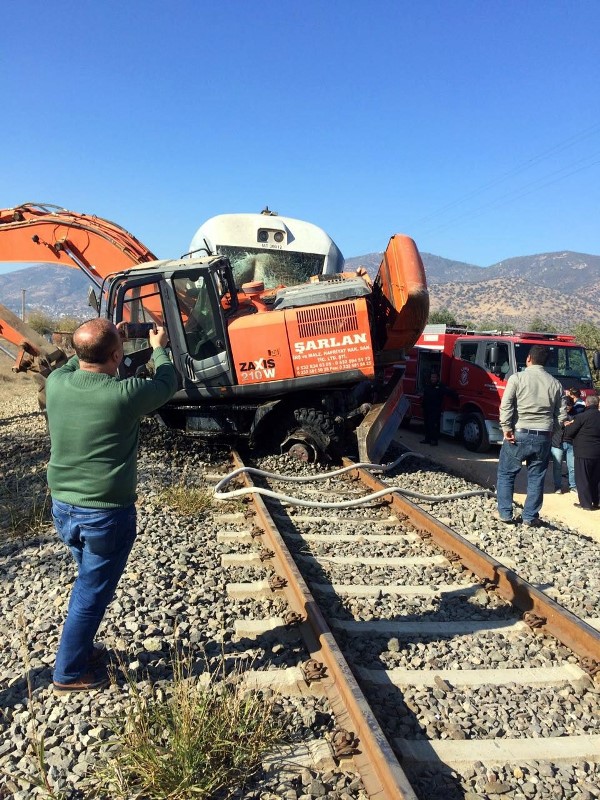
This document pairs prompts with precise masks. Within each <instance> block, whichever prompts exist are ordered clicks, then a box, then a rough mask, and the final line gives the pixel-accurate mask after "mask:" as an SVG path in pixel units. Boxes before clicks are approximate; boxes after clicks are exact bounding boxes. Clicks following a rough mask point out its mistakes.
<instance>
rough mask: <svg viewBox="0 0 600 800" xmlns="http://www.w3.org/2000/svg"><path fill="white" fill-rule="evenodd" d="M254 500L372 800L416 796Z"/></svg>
mask: <svg viewBox="0 0 600 800" xmlns="http://www.w3.org/2000/svg"><path fill="white" fill-rule="evenodd" d="M232 455H233V460H234V463H235V467H236V469H237V468H240V467H243V466H244V463H243V461H242V460H241V458H240V456H239V454H238V453H237V452H235V451H233V453H232ZM241 478H242V480H243V481H244V483H245V485H246V486H248V487H251V486H254V483H253V481H252V479H251V478H250V477H249V475H248V474H247V473H243V475H242V476H241ZM252 501H253V503H254V508H255V510H256V513H257V516H258V518H259V519H260V523H261V526H262V528H263V530H264V531H265V534H266V536H267V538H268V540H269V546H270V547H271V548H272V550H273V552H274V553H275V556H274V558H273V559H272V561H273V562H275V564H276V565H277V570H278V571H279V574H280V575H281V576H282V577H284V578H285V579H286V580H287V587H286V590H287V591H286V597H287V599H288V602H289V604H290V607H291V608H292V610H293V611H295V612H296V613H298V614H301V615H302V617H303V619H305V621H304V622H303V623H302V624H301V630H302V634H303V636H304V638H305V641H306V645H307V647H308V649H309V651H310V652H311V654H312V655H313V656H314V657H315V658H318V659H319V660H320V661H322V662H323V664H324V665H325V666H326V668H327V675H328V677H327V679H325V681H324V683H323V688H324V689H325V692H326V695H327V698H328V700H329V703H330V705H331V708H332V711H333V713H334V716H335V718H336V722H337V723H338V724H339V725H340V726H341V727H344V728H346V729H347V730H351V731H352V732H353V733H355V734H356V736H357V737H358V739H359V743H360V748H359V750H358V751H357V753H356V754H354V755H353V757H352V758H353V762H354V764H355V765H356V767H357V769H358V771H359V774H360V777H361V779H362V781H363V783H364V786H365V790H366V791H367V793H368V795H369V798H370V800H417V796H416V794H415V793H414V790H413V789H412V787H411V785H410V782H409V780H408V778H407V777H406V775H405V773H404V771H403V770H402V767H401V766H400V764H399V762H398V759H397V758H396V755H395V754H394V752H393V750H392V748H391V747H390V745H389V743H388V741H387V739H386V738H385V735H384V733H383V731H382V730H381V727H380V726H379V723H378V722H377V720H376V719H375V716H374V714H373V712H372V710H371V708H370V706H369V704H368V702H367V700H366V698H365V696H364V695H363V693H362V691H361V689H360V687H359V685H358V683H357V681H356V679H355V677H354V675H353V674H352V671H351V670H350V667H349V665H348V663H347V661H346V659H345V658H344V656H343V654H342V652H341V650H340V648H339V646H338V644H337V642H336V641H335V638H334V636H333V634H332V632H331V630H330V628H329V626H328V625H327V622H326V621H325V618H324V617H323V614H322V613H321V610H320V609H319V607H318V605H317V603H316V601H315V599H314V598H313V596H312V594H311V592H310V589H309V588H308V586H307V584H306V582H305V580H304V578H303V577H302V575H301V574H300V571H299V570H298V567H297V566H296V563H295V561H294V559H293V558H292V556H291V554H290V552H289V550H288V548H287V546H286V544H285V542H284V540H283V538H282V536H281V534H280V533H279V531H278V529H277V526H276V524H275V522H274V521H273V518H272V517H271V515H270V513H269V511H268V509H267V507H266V505H265V503H264V501H263V499H262V497H260V495H258V494H253V495H252Z"/></svg>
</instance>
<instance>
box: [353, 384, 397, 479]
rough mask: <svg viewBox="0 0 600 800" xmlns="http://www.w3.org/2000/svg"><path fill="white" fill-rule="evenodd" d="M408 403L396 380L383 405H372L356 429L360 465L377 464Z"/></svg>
mask: <svg viewBox="0 0 600 800" xmlns="http://www.w3.org/2000/svg"><path fill="white" fill-rule="evenodd" d="M409 408H410V401H409V400H408V398H407V397H406V395H405V394H404V393H403V387H402V379H401V378H400V379H398V380H397V381H396V384H395V386H394V388H393V389H392V391H391V392H390V395H389V397H388V399H387V400H386V401H385V403H378V404H377V405H374V406H373V407H372V408H371V410H370V411H369V413H368V414H367V415H366V416H365V418H364V419H363V421H362V422H361V424H360V425H359V426H358V428H357V429H356V438H357V441H358V457H359V460H360V461H361V463H369V464H379V463H380V462H381V459H382V458H383V456H384V455H385V452H386V450H387V449H388V447H389V446H390V443H391V441H392V439H393V438H394V434H395V433H396V431H397V430H398V428H399V426H400V423H401V422H402V419H403V417H404V415H405V414H406V412H407V411H408V409H409Z"/></svg>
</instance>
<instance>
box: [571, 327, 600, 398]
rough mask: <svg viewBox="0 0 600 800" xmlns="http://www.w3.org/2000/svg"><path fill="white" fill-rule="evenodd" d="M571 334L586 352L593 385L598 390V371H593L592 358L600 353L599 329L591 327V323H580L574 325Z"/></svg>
mask: <svg viewBox="0 0 600 800" xmlns="http://www.w3.org/2000/svg"><path fill="white" fill-rule="evenodd" d="M573 333H574V334H575V339H576V340H577V341H578V342H579V344H582V345H583V346H584V347H585V349H586V350H587V356H588V361H589V362H590V367H591V369H592V375H593V376H594V384H595V386H596V389H599V390H600V371H598V370H594V368H593V362H592V356H593V354H594V353H595V352H597V351H600V328H597V327H596V326H595V325H592V324H591V322H580V323H579V325H576V326H575V328H574V330H573Z"/></svg>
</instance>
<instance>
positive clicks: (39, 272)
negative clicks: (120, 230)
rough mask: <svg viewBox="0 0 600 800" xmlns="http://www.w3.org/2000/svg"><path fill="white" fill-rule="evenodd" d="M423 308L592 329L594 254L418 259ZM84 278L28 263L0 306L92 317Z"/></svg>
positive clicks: (477, 318)
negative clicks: (423, 279)
mask: <svg viewBox="0 0 600 800" xmlns="http://www.w3.org/2000/svg"><path fill="white" fill-rule="evenodd" d="M421 256H422V258H423V263H424V265H425V271H426V275H427V283H428V286H429V293H430V301H431V309H432V310H433V311H436V310H439V309H442V308H444V309H448V310H449V311H450V312H451V313H452V314H453V315H454V316H455V318H456V319H457V321H460V322H462V321H464V322H467V321H468V322H471V323H474V324H478V325H480V324H482V323H483V322H484V321H487V322H488V323H489V322H490V321H494V322H495V323H497V324H501V325H502V327H505V328H508V327H514V328H521V329H524V328H527V327H528V326H529V324H530V322H531V321H532V320H533V319H534V318H537V319H540V318H541V319H543V320H545V321H546V322H548V323H551V324H552V325H553V326H554V327H556V328H557V329H559V330H562V331H568V330H571V329H572V328H573V327H574V326H575V325H576V324H578V323H579V322H590V323H592V324H593V325H596V326H598V327H600V256H596V255H588V254H585V253H574V252H571V251H562V252H557V253H541V254H538V255H532V256H519V257H516V258H510V259H507V260H505V261H500V262H498V263H497V264H493V265H491V266H489V267H481V266H477V265H475V264H467V263H463V262H460V261H453V260H451V259H447V258H442V257H441V256H436V255H433V254H431V253H422V254H421ZM381 258H382V254H381V253H368V254H366V255H363V256H357V257H354V258H349V259H346V269H347V270H354V269H356V268H357V267H358V266H364V267H365V268H366V270H367V272H368V273H369V274H370V275H371V277H374V276H375V274H376V273H377V270H378V268H379V264H380V262H381ZM89 286H90V282H89V281H88V279H87V278H86V277H85V275H83V274H82V273H81V272H79V271H78V270H76V269H68V268H65V267H61V266H55V265H48V264H43V265H34V266H30V267H27V268H25V269H20V270H17V271H15V272H10V273H7V274H5V275H0V303H2V304H3V305H5V306H8V308H10V309H11V310H12V311H14V312H16V313H18V314H20V312H21V303H22V290H23V289H24V290H25V301H26V308H27V309H29V310H32V309H39V310H41V311H43V312H44V313H46V314H48V315H49V316H51V317H54V318H59V319H60V317H65V316H73V317H76V318H78V319H82V320H83V319H87V318H89V317H90V316H92V315H93V312H92V311H91V309H89V308H88V306H87V290H88V287H89Z"/></svg>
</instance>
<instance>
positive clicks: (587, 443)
mask: <svg viewBox="0 0 600 800" xmlns="http://www.w3.org/2000/svg"><path fill="white" fill-rule="evenodd" d="M585 406H586V408H585V411H584V412H583V413H582V414H578V415H577V416H576V417H575V419H574V420H573V422H572V423H571V424H570V425H568V426H567V427H566V428H565V441H571V442H573V451H574V453H575V484H576V485H577V494H578V495H579V503H575V505H576V506H577V507H578V508H583V509H585V510H586V511H594V510H595V509H597V508H598V505H599V503H600V413H598V397H597V396H596V395H588V396H587V397H586V398H585Z"/></svg>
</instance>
